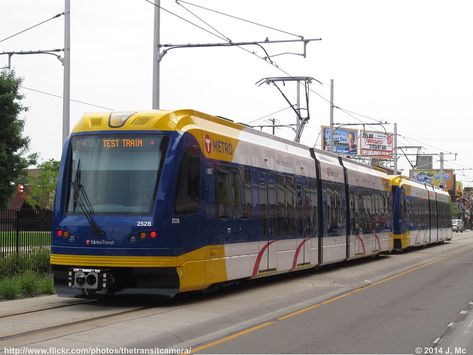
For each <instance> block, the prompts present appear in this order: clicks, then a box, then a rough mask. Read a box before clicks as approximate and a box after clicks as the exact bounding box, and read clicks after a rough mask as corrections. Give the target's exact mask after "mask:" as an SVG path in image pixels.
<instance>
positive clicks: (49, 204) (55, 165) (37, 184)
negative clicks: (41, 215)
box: [26, 159, 59, 210]
mask: <svg viewBox="0 0 473 355" xmlns="http://www.w3.org/2000/svg"><path fill="white" fill-rule="evenodd" d="M38 168H39V169H40V173H39V175H38V176H29V177H28V185H29V186H28V187H29V188H28V192H27V195H26V201H27V202H28V204H29V205H30V206H32V207H33V208H43V209H50V210H51V209H52V208H53V203H54V194H55V190H56V185H57V177H58V173H59V161H57V160H54V159H50V160H48V161H45V162H43V163H41V164H39V165H38Z"/></svg>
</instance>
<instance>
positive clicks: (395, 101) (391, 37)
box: [0, 0, 473, 186]
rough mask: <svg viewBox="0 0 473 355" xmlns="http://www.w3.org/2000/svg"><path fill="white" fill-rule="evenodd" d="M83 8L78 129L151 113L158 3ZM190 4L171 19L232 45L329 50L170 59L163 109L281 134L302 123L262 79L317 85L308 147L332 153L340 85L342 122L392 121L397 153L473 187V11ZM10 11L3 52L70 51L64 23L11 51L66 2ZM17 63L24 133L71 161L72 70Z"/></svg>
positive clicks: (360, 0) (403, 2)
mask: <svg viewBox="0 0 473 355" xmlns="http://www.w3.org/2000/svg"><path fill="white" fill-rule="evenodd" d="M71 2H72V4H71V98H72V99H73V100H76V101H73V102H71V114H70V121H71V127H73V126H74V124H75V123H76V122H77V121H78V120H79V119H80V117H81V115H82V114H83V113H84V112H96V111H107V110H115V111H122V110H125V111H130V110H131V111H138V110H148V109H150V108H151V105H152V73H153V72H152V68H153V64H152V60H153V24H154V6H153V5H152V4H151V3H149V2H147V1H145V0H120V1H117V0H114V1H113V0H80V1H74V0H72V1H71ZM190 3H191V4H192V5H190V4H184V3H181V5H184V6H185V7H183V6H181V5H179V4H177V3H176V2H175V1H174V0H161V5H162V7H163V8H165V9H166V10H169V11H171V12H173V13H175V14H178V15H179V16H182V17H185V18H186V19H187V20H189V21H191V22H193V23H196V24H199V26H201V27H205V28H207V29H208V30H209V31H213V30H212V29H211V28H209V27H206V26H207V25H206V24H204V23H203V22H201V21H200V20H199V18H200V19H202V20H204V21H205V22H206V23H207V24H209V25H211V26H212V27H213V28H214V29H216V30H218V31H219V32H220V34H221V35H224V36H225V37H227V38H229V39H231V40H232V41H233V42H238V41H262V40H265V39H266V38H269V39H270V40H287V39H295V38H297V37H296V36H294V35H299V36H304V38H306V39H309V38H321V39H322V40H321V41H314V42H311V43H309V44H308V45H307V51H306V57H305V58H304V57H303V56H301V55H294V54H286V55H278V56H275V57H273V58H272V60H273V61H274V63H275V65H271V64H270V63H268V61H265V60H263V59H261V58H258V57H257V55H258V56H260V57H261V56H264V55H265V54H264V52H263V51H262V50H261V49H260V48H258V47H256V46H248V47H244V49H246V51H245V50H243V49H242V48H238V47H224V48H186V49H174V50H171V51H169V52H168V53H167V54H166V55H165V56H164V57H163V58H162V61H161V80H160V90H161V91H160V92H161V95H160V102H161V105H160V108H162V109H169V110H174V109H184V108H190V109H195V110H198V111H202V112H205V113H208V114H213V115H220V116H224V117H227V118H230V119H233V120H235V121H237V122H243V123H251V124H254V125H256V124H263V125H265V124H269V123H270V122H269V120H268V119H270V118H274V119H276V120H277V122H278V123H279V124H293V123H295V115H294V112H293V111H292V110H291V109H290V108H289V104H288V103H287V102H286V101H285V100H284V98H283V97H282V96H281V95H280V94H279V92H278V91H277V89H276V88H275V87H274V86H271V85H266V84H264V85H261V86H258V85H256V82H258V81H259V80H260V79H262V78H267V77H273V76H287V75H292V76H307V77H313V78H315V79H317V80H318V81H320V82H321V83H322V84H319V83H317V82H316V81H313V83H312V84H311V92H310V94H309V102H310V107H309V109H310V121H309V123H308V126H307V128H306V129H305V130H304V133H303V135H302V139H301V142H302V143H304V144H307V145H309V146H314V145H315V144H317V145H320V137H319V133H320V130H321V126H322V125H328V124H329V115H330V105H329V98H330V80H331V79H333V80H334V104H335V105H336V106H337V107H338V108H336V109H335V112H334V115H335V117H334V121H335V122H336V123H373V122H376V121H383V122H388V123H389V124H387V125H385V129H386V130H387V131H389V132H392V131H393V123H397V126H398V133H399V138H398V145H399V146H422V147H423V149H422V151H421V152H422V153H425V154H438V153H439V152H441V151H442V152H444V153H445V168H447V169H456V174H457V179H458V180H460V181H463V182H464V185H465V186H473V170H468V169H470V168H471V167H473V154H472V149H471V147H472V146H473V123H472V122H473V120H472V118H473V117H472V116H473V107H472V105H471V102H472V98H473V84H472V83H473V46H472V45H471V43H472V42H471V36H472V34H473V21H471V13H472V10H473V5H472V4H470V3H471V2H470V1H468V0H452V1H448V2H447V1H438V0H416V1H412V0H396V1H388V0H382V1H381V0H357V1H353V0H292V1H282V0H257V1H256V0H240V1H233V0H227V1H218V0H190ZM195 5H200V6H202V7H206V8H210V9H213V10H218V11H220V12H223V13H227V14H231V15H233V16H236V17H241V18H244V19H246V20H251V21H253V22H257V23H260V24H264V25H266V26H269V27H272V28H275V29H278V30H281V31H276V30H273V29H269V28H266V27H261V26H256V25H252V24H250V23H247V22H243V21H239V20H236V19H232V18H230V17H226V16H222V15H218V14H216V13H214V12H210V11H207V10H204V9H202V8H201V7H200V8H199V7H197V6H195ZM0 6H1V17H2V21H1V22H0V52H7V51H28V50H45V49H55V48H63V47H64V17H63V16H61V17H59V18H56V19H54V20H51V21H48V22H46V23H45V24H43V25H41V26H38V27H36V28H34V29H32V30H29V31H27V32H25V33H23V34H20V35H18V36H15V37H13V38H10V39H7V40H3V39H5V38H7V37H8V36H10V35H12V34H15V33H17V32H19V31H21V30H24V29H25V28H28V27H30V26H32V25H35V24H37V23H39V22H41V21H43V20H46V19H49V18H51V17H53V16H54V15H56V14H59V13H61V12H63V11H64V1H63V0H48V1H34V0H2V1H1V5H0ZM188 10H190V11H188ZM160 31H161V32H160V33H161V43H163V44H182V43H217V42H223V40H222V39H221V38H218V37H216V36H214V35H212V34H209V33H208V32H206V31H203V30H202V29H200V28H198V27H196V26H194V25H192V24H189V23H188V22H185V21H183V20H182V19H180V18H178V17H176V16H174V15H171V14H169V13H167V12H165V11H164V10H162V11H161V24H160ZM282 31H284V32H282ZM265 49H266V50H267V52H268V53H269V54H270V55H276V54H280V53H284V52H293V53H298V54H301V53H302V50H303V46H302V45H301V44H300V43H298V44H278V45H275V44H274V45H267V46H265ZM253 52H254V54H252V53H253ZM11 64H12V68H13V69H14V70H15V72H16V74H17V76H19V77H21V78H23V83H22V91H21V92H22V94H23V95H24V100H23V104H24V105H25V106H27V107H28V111H27V112H25V113H23V114H22V119H24V120H25V122H26V123H25V132H24V133H25V135H26V136H28V137H30V139H31V143H30V151H31V152H37V153H39V154H40V157H41V160H42V161H45V160H48V159H50V158H54V159H60V155H61V150H62V137H61V136H62V99H61V98H60V96H62V90H63V68H62V65H61V63H60V61H59V60H57V59H56V58H55V57H53V56H49V55H23V56H20V55H16V56H13V57H12V63H11ZM6 65H7V56H5V55H0V68H2V67H5V66H6ZM276 65H277V67H276ZM283 90H284V92H285V93H286V94H287V95H288V98H289V99H290V100H291V102H292V103H295V101H296V87H295V85H294V84H291V83H287V84H286V86H284V87H283ZM51 94H52V95H55V96H52V95H51ZM56 96H59V97H56ZM77 101H80V102H77ZM278 111H280V112H278ZM275 112H278V113H275ZM360 115H361V116H360ZM355 128H358V129H361V128H362V127H361V126H359V127H355ZM376 128H377V127H369V126H367V127H366V129H371V130H373V129H376ZM378 128H379V127H378ZM276 134H277V135H279V136H282V137H285V138H288V139H293V138H294V133H293V132H292V131H291V130H290V129H288V128H279V129H277V131H276ZM406 153H416V150H415V149H410V150H406ZM449 153H452V154H449ZM453 153H457V154H453ZM409 157H410V158H411V159H414V157H412V156H409ZM399 167H400V168H402V169H403V173H404V174H408V169H409V167H410V165H409V163H408V160H407V159H406V158H405V157H401V158H400V159H399ZM434 167H436V168H438V167H439V157H438V155H435V156H434Z"/></svg>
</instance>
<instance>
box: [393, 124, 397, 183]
mask: <svg viewBox="0 0 473 355" xmlns="http://www.w3.org/2000/svg"><path fill="white" fill-rule="evenodd" d="M393 160H394V175H397V123H394V137H393Z"/></svg>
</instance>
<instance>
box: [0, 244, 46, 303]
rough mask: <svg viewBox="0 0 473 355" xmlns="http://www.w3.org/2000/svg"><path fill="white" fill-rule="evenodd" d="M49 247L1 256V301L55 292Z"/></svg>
mask: <svg viewBox="0 0 473 355" xmlns="http://www.w3.org/2000/svg"><path fill="white" fill-rule="evenodd" d="M49 255H50V252H49V249H46V248H42V249H41V248H39V249H35V250H33V251H31V252H30V253H29V254H27V253H19V254H18V255H16V254H12V255H9V256H6V257H4V258H0V301H1V300H14V299H16V298H20V297H34V296H37V295H50V294H53V293H54V284H53V277H52V275H51V272H50V265H49Z"/></svg>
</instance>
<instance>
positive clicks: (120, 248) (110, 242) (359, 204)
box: [51, 110, 452, 296]
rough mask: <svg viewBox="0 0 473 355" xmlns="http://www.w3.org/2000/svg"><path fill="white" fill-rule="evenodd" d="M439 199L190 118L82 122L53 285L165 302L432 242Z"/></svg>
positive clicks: (103, 117)
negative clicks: (228, 284)
mask: <svg viewBox="0 0 473 355" xmlns="http://www.w3.org/2000/svg"><path fill="white" fill-rule="evenodd" d="M449 201H450V200H449V197H448V194H447V193H446V192H444V191H441V190H439V189H436V188H433V187H428V186H425V185H421V184H418V183H414V182H412V181H409V180H407V179H406V178H403V177H397V176H396V177H393V176H388V175H386V174H385V173H384V172H381V171H378V170H376V169H373V168H371V167H369V166H366V165H362V164H359V163H356V162H354V161H352V160H349V159H346V158H341V157H338V156H337V155H334V154H331V153H328V152H325V151H321V150H317V149H309V148H308V147H306V146H303V145H301V144H298V143H294V142H291V141H288V140H284V139H281V138H278V137H275V136H272V135H269V134H265V133H263V132H260V131H257V130H254V129H252V128H249V127H247V126H245V125H242V124H238V123H234V122H232V121H230V120H227V119H224V118H220V117H214V116H209V115H207V114H204V113H200V112H197V111H192V110H180V111H149V112H136V113H111V114H110V113H102V114H86V115H84V116H83V118H82V119H81V120H80V121H79V122H78V123H77V125H76V126H75V128H74V129H73V132H72V133H71V135H70V136H69V137H68V139H67V141H66V142H65V148H64V151H63V156H62V159H61V166H60V176H59V184H58V188H57V194H56V200H55V211H54V224H53V236H52V252H51V264H52V268H53V272H54V282H55V287H56V291H57V293H58V295H60V296H62V295H80V294H85V295H95V294H97V293H99V294H102V293H103V294H106V293H121V292H124V293H140V294H142V293H149V294H158V295H166V296H173V295H175V294H177V293H179V292H187V291H194V290H202V289H206V288H208V287H209V286H212V285H217V284H221V283H226V282H231V281H235V280H240V279H248V278H258V277H263V276H267V275H274V274H278V273H287V272H292V271H296V270H301V269H307V268H314V267H317V266H320V265H326V264H331V263H337V262H341V261H345V260H350V259H355V258H362V257H368V256H374V255H378V254H380V253H386V252H391V251H392V250H393V248H395V249H398V250H402V249H405V248H408V247H411V246H417V245H425V244H430V243H438V242H443V241H445V240H448V239H451V237H452V233H451V230H450V216H449V213H450V212H449V211H450V210H449V205H448V204H449Z"/></svg>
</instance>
